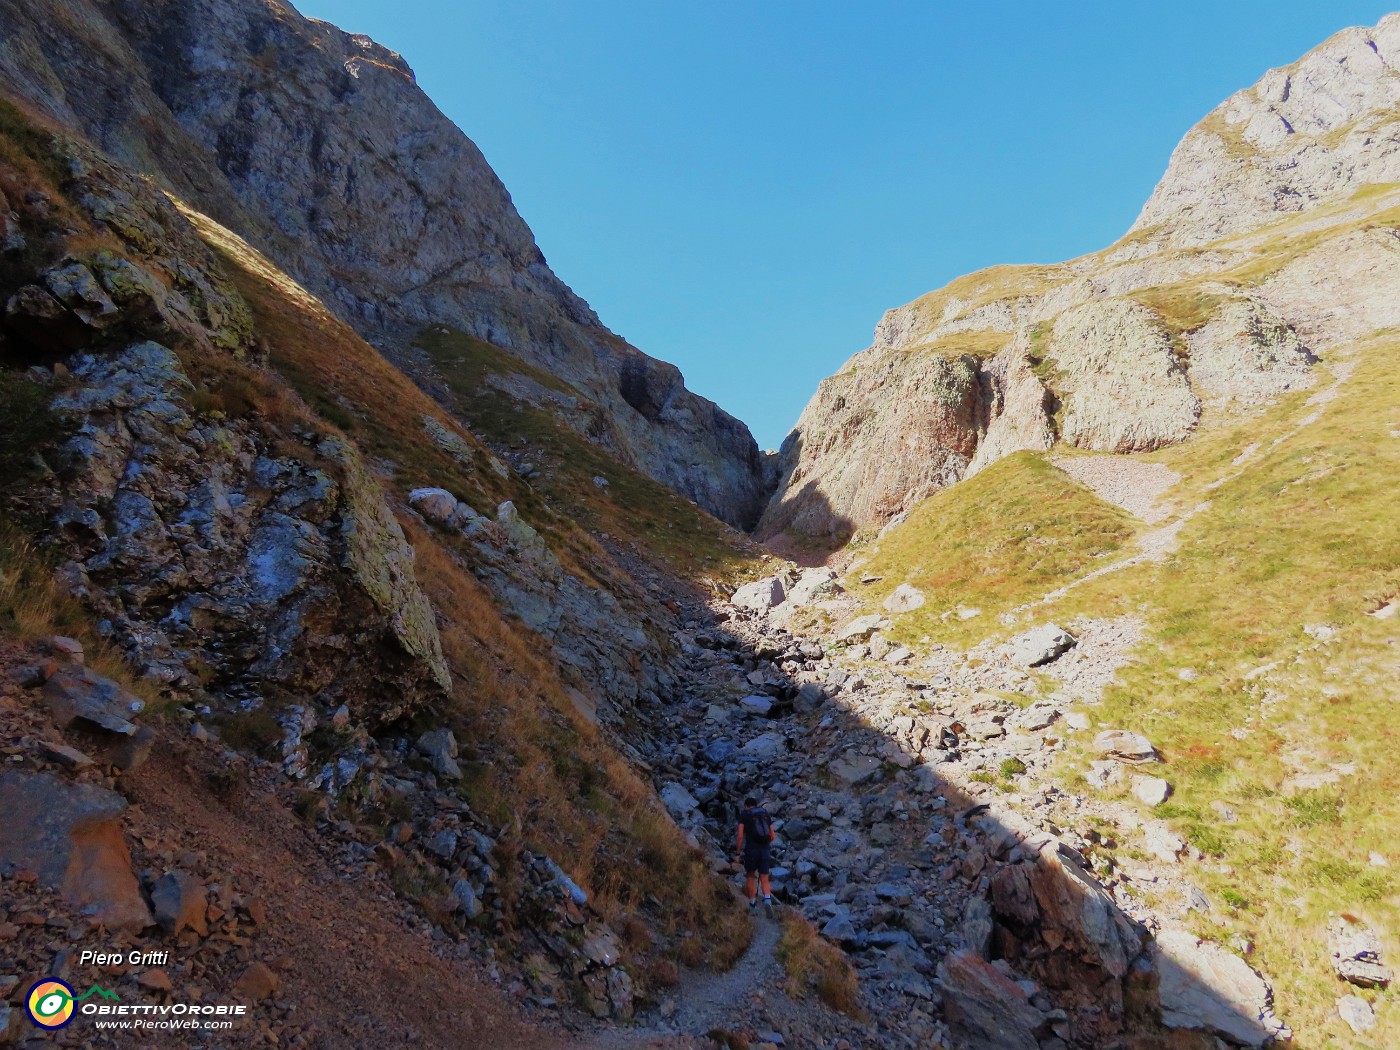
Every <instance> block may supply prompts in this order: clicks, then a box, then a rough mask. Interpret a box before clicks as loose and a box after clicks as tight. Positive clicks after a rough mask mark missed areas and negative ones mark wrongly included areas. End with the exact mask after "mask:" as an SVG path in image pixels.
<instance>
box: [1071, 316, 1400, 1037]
mask: <svg viewBox="0 0 1400 1050" xmlns="http://www.w3.org/2000/svg"><path fill="white" fill-rule="evenodd" d="M1397 355H1400V339H1396V338H1395V337H1393V336H1391V337H1383V338H1380V339H1378V340H1376V341H1374V342H1372V343H1371V344H1370V345H1368V346H1367V347H1365V350H1364V354H1363V356H1362V359H1361V364H1360V367H1359V368H1358V369H1357V371H1356V373H1355V374H1354V375H1353V376H1352V377H1351V379H1349V380H1348V381H1347V382H1346V384H1345V385H1344V386H1343V387H1342V395H1341V397H1340V398H1339V399H1338V400H1337V401H1335V402H1333V403H1332V404H1331V405H1330V406H1328V408H1327V409H1326V410H1324V412H1323V414H1322V416H1321V418H1320V419H1319V420H1318V421H1317V422H1315V423H1313V424H1312V425H1310V426H1305V427H1303V428H1302V429H1301V430H1300V431H1298V432H1297V433H1296V434H1295V435H1293V436H1292V437H1289V438H1287V439H1285V440H1284V441H1283V442H1282V443H1281V444H1279V445H1278V446H1277V447H1275V448H1273V449H1271V450H1269V451H1268V452H1266V453H1264V454H1262V456H1261V458H1260V460H1259V461H1257V462H1256V463H1254V464H1252V465H1251V466H1250V469H1249V470H1247V471H1245V472H1243V473H1241V474H1240V475H1239V476H1238V477H1236V478H1234V480H1230V481H1226V482H1225V483H1224V484H1222V485H1220V486H1219V487H1217V488H1213V489H1209V490H1207V488H1206V486H1207V485H1209V484H1211V483H1212V482H1213V481H1215V480H1216V479H1218V478H1220V477H1227V476H1228V475H1229V474H1231V473H1233V472H1234V471H1233V469H1232V468H1230V466H1229V464H1230V462H1231V460H1233V459H1234V457H1235V456H1237V455H1239V454H1240V452H1241V451H1243V450H1244V449H1245V448H1246V447H1247V446H1248V445H1249V444H1251V443H1253V442H1254V441H1256V440H1258V438H1259V437H1260V436H1261V432H1262V434H1265V435H1267V434H1268V433H1271V432H1273V433H1276V432H1277V429H1276V428H1277V424H1278V423H1280V422H1283V421H1284V420H1285V419H1288V418H1290V417H1292V418H1293V419H1296V418H1298V417H1302V416H1304V415H1305V414H1306V413H1307V412H1308V411H1309V409H1308V408H1307V406H1306V405H1305V404H1304V403H1303V402H1304V401H1305V399H1304V398H1302V397H1297V398H1292V399H1290V402H1291V403H1290V404H1289V405H1287V406H1285V407H1283V408H1281V409H1279V410H1275V411H1274V412H1273V413H1271V416H1272V417H1273V421H1274V422H1275V426H1274V427H1270V428H1268V429H1264V428H1263V427H1261V426H1260V425H1259V421H1257V420H1256V421H1250V422H1242V423H1239V424H1237V425H1235V426H1232V427H1229V428H1227V429H1225V430H1223V431H1220V432H1217V433H1215V434H1211V435H1207V436H1205V437H1204V438H1203V439H1200V440H1199V443H1197V442H1192V443H1188V444H1187V445H1185V446H1182V447H1180V448H1177V449H1172V450H1168V451H1167V452H1165V453H1159V454H1157V455H1156V456H1155V457H1154V458H1157V459H1160V460H1161V461H1163V462H1166V463H1167V464H1168V465H1170V466H1172V467H1173V468H1174V469H1177V470H1180V471H1182V472H1183V474H1184V475H1185V480H1184V481H1183V484H1182V488H1183V489H1184V491H1183V493H1182V497H1183V498H1182V502H1184V503H1190V502H1191V501H1192V499H1193V497H1194V496H1195V495H1196V494H1199V495H1201V496H1202V497H1205V498H1208V499H1209V500H1210V507H1209V509H1208V510H1206V511H1205V512H1203V513H1201V514H1200V515H1198V516H1197V517H1196V518H1195V519H1193V520H1192V521H1191V522H1189V523H1188V524H1187V525H1186V527H1185V529H1184V530H1183V532H1182V534H1181V546H1180V549H1179V551H1178V552H1177V554H1176V555H1175V556H1174V557H1172V558H1171V559H1170V560H1169V561H1168V562H1167V563H1165V564H1164V565H1160V566H1156V565H1147V566H1142V567H1139V568H1136V569H1132V570H1128V571H1127V572H1125V573H1122V574H1118V575H1116V576H1110V577H1104V578H1102V579H1101V580H1098V581H1094V582H1091V583H1090V584H1088V585H1086V586H1085V587H1084V588H1082V589H1080V590H1079V591H1077V592H1075V593H1073V594H1072V595H1071V596H1070V597H1069V598H1067V599H1066V602H1065V603H1064V613H1070V612H1078V613H1094V614H1103V613H1105V612H1109V611H1114V610H1128V609H1136V610H1139V611H1140V612H1142V613H1145V614H1146V617H1147V619H1148V622H1149V625H1150V627H1151V644H1150V645H1148V646H1144V647H1143V649H1142V651H1141V652H1140V653H1139V654H1138V658H1137V659H1136V660H1135V662H1134V663H1133V664H1132V665H1130V666H1129V667H1128V668H1127V669H1125V671H1124V672H1122V673H1121V675H1120V679H1121V685H1119V686H1118V687H1116V688H1114V689H1112V690H1110V692H1109V693H1108V695H1107V696H1106V698H1105V701H1104V705H1103V706H1102V707H1101V708H1099V709H1098V710H1096V711H1095V712H1094V717H1095V718H1096V720H1098V721H1101V722H1105V723H1112V724H1113V725H1116V726H1124V727H1127V728H1131V729H1135V730H1138V731H1141V732H1143V733H1145V734H1146V735H1148V736H1149V737H1150V738H1151V739H1152V740H1153V741H1154V742H1155V743H1156V744H1157V745H1158V746H1159V747H1160V748H1161V749H1162V751H1163V753H1164V755H1165V756H1166V759H1167V766H1166V775H1167V777H1168V778H1169V779H1170V780H1171V782H1172V783H1173V786H1174V795H1173V798H1172V799H1171V801H1170V802H1169V804H1168V805H1167V806H1165V807H1163V808H1162V811H1159V812H1163V811H1164V812H1165V814H1166V815H1167V816H1168V817H1169V818H1170V819H1171V821H1172V822H1173V823H1174V824H1175V825H1176V826H1177V827H1178V829H1179V830H1181V831H1182V832H1184V833H1185V835H1186V836H1187V838H1188V839H1189V840H1190V841H1192V842H1193V843H1194V844H1195V845H1196V846H1197V847H1199V848H1200V849H1202V850H1203V851H1204V852H1205V853H1207V854H1208V855H1209V857H1210V858H1211V859H1210V860H1209V862H1208V863H1206V864H1204V865H1201V866H1200V868H1199V870H1197V871H1193V872H1192V877H1193V878H1198V879H1199V880H1200V882H1201V885H1202V888H1204V889H1206V890H1207V892H1210V893H1211V894H1212V896H1213V897H1214V899H1216V900H1217V901H1221V902H1224V909H1225V914H1224V916H1223V918H1224V921H1225V925H1224V926H1223V927H1214V926H1211V925H1205V926H1204V927H1203V928H1202V929H1201V930H1200V932H1202V933H1203V934H1205V933H1209V934H1211V935H1212V936H1215V937H1222V934H1224V933H1228V932H1230V931H1234V930H1238V931H1240V932H1243V933H1245V934H1246V935H1248V936H1250V937H1252V938H1254V939H1255V940H1256V941H1257V943H1258V955H1257V959H1256V962H1257V964H1258V965H1259V966H1260V967H1261V968H1262V969H1264V970H1265V971H1266V972H1268V973H1269V974H1270V975H1271V977H1272V978H1273V980H1274V983H1275V987H1276V990H1277V992H1278V994H1279V999H1280V1004H1281V1008H1282V1011H1283V1013H1284V1015H1285V1016H1286V1017H1287V1018H1288V1019H1289V1020H1290V1021H1291V1023H1292V1024H1293V1025H1294V1026H1295V1027H1298V1028H1301V1029H1304V1030H1308V1031H1310V1032H1313V1033H1317V1032H1319V1031H1322V1032H1326V1033H1327V1035H1326V1037H1325V1038H1328V1039H1330V1040H1332V1041H1331V1042H1318V1043H1316V1044H1311V1043H1310V1044H1309V1045H1326V1046H1337V1047H1341V1046H1350V1045H1356V1044H1353V1043H1351V1042H1350V1041H1349V1040H1351V1039H1352V1038H1353V1037H1352V1036H1351V1034H1350V1032H1349V1031H1348V1030H1346V1029H1345V1028H1343V1027H1341V1025H1340V1022H1338V1021H1337V1020H1336V1018H1335V1016H1334V1015H1332V1013H1331V1007H1332V1002H1333V999H1334V998H1335V997H1336V996H1337V995H1340V994H1343V991H1344V989H1343V988H1342V986H1341V985H1340V984H1339V983H1338V982H1336V981H1335V979H1334V978H1332V977H1331V974H1330V970H1329V967H1328V965H1327V957H1326V950H1325V937H1326V922H1327V916H1328V914H1329V913H1333V912H1348V913H1355V914H1361V915H1365V916H1367V917H1369V918H1370V919H1371V920H1372V922H1373V923H1374V924H1375V925H1376V926H1377V927H1378V928H1379V929H1382V930H1395V929H1400V898H1397V891H1400V880H1397V878H1396V877H1395V875H1394V874H1393V871H1394V869H1393V867H1376V866H1373V865H1371V864H1370V863H1369V855H1370V854H1371V853H1373V852H1374V853H1377V854H1379V855H1380V856H1381V857H1383V858H1386V859H1387V860H1388V862H1389V864H1390V865H1396V864H1400V843H1397V840H1396V833H1395V829H1396V828H1400V773H1397V769H1396V766H1395V763H1394V752H1395V747H1396V743H1397V740H1400V710H1397V708H1396V705H1395V700H1394V698H1395V695H1396V687H1395V682H1396V680H1397V676H1400V637H1398V636H1400V630H1398V629H1397V628H1400V621H1397V620H1395V619H1392V620H1388V621H1385V620H1377V619H1375V618H1374V617H1371V616H1369V615H1367V613H1368V612H1370V611H1371V610H1374V609H1375V608H1376V607H1377V606H1379V605H1380V604H1381V603H1382V601H1383V600H1385V599H1388V598H1392V597H1394V596H1396V595H1397V594H1400V514H1397V513H1395V507H1396V501H1395V478H1396V477H1400V439H1397V438H1396V437H1394V436H1392V434H1393V433H1394V432H1396V431H1397V430H1400V379H1397V377H1396V375H1395V373H1394V367H1393V363H1394V361H1395V360H1396V357H1397ZM1056 614H1057V610H1056V607H1054V606H1051V607H1050V608H1049V609H1047V610H1046V615H1056ZM1318 624H1325V625H1328V626H1330V627H1333V628H1335V629H1337V630H1338V635H1337V637H1336V638H1335V640H1333V641H1331V642H1329V643H1327V644H1321V643H1319V642H1318V641H1316V640H1314V639H1313V638H1312V637H1310V636H1309V635H1307V634H1306V633H1304V631H1303V628H1304V627H1306V626H1311V625H1318ZM1270 665H1272V666H1270ZM1259 668H1269V669H1268V670H1265V671H1263V672H1262V673H1258V674H1254V673H1253V672H1257V671H1258V669H1259ZM1186 669H1189V670H1190V671H1191V672H1194V673H1195V674H1196V676H1197V677H1196V678H1195V679H1194V680H1192V681H1183V680H1182V678H1181V677H1180V672H1181V671H1183V670H1186ZM1083 757H1087V756H1075V763H1076V768H1077V767H1078V765H1079V764H1080V762H1079V759H1080V758H1083ZM1345 763H1354V764H1355V773H1354V775H1350V776H1342V777H1339V778H1337V780H1336V782H1335V783H1332V784H1325V785H1320V786H1318V787H1316V788H1312V789H1308V788H1299V787H1297V786H1296V785H1294V784H1293V783H1290V777H1293V776H1295V775H1296V774H1298V773H1300V772H1303V773H1315V772H1326V771H1327V770H1328V769H1329V767H1330V766H1332V765H1334V764H1345ZM1211 803H1223V804H1225V805H1228V806H1229V807H1230V808H1231V809H1233V810H1234V811H1235V813H1236V814H1238V822H1237V823H1235V824H1233V825H1231V824H1226V823H1223V822H1222V821H1221V820H1220V819H1219V817H1218V815H1217V814H1216V812H1215V811H1214V810H1213V809H1212V807H1211ZM1389 948H1390V956H1391V958H1392V959H1394V958H1395V957H1396V955H1397V952H1400V944H1397V943H1396V942H1394V941H1392V942H1391V943H1390V945H1389ZM1380 1016H1381V1025H1380V1027H1379V1028H1378V1029H1377V1038H1376V1039H1375V1041H1374V1043H1373V1045H1375V1046H1377V1047H1380V1046H1393V1045H1400V1018H1396V1017H1395V1015H1394V1011H1393V1010H1392V1011H1382V1013H1381V1015H1380Z"/></svg>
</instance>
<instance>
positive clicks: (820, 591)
mask: <svg viewBox="0 0 1400 1050" xmlns="http://www.w3.org/2000/svg"><path fill="white" fill-rule="evenodd" d="M839 589H840V588H839V587H838V586H837V583H836V573H835V572H834V571H833V570H831V569H821V568H818V569H804V570H803V571H802V575H800V576H799V577H798V578H797V582H796V583H794V584H793V585H792V587H791V588H790V589H789V590H788V592H787V601H788V604H789V605H792V606H794V607H795V608H798V609H802V608H805V607H807V606H809V605H812V604H813V603H815V602H818V601H820V600H821V599H823V598H826V597H829V596H830V595H833V594H835V593H836V592H837V591H838V590H839Z"/></svg>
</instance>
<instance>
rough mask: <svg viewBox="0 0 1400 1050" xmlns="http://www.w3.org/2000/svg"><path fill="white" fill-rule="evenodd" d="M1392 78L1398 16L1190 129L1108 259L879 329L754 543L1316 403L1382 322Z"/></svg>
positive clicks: (1397, 63) (812, 426) (1043, 272)
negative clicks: (1049, 463) (1031, 458)
mask: <svg viewBox="0 0 1400 1050" xmlns="http://www.w3.org/2000/svg"><path fill="white" fill-rule="evenodd" d="M1398 71H1400V16H1397V15H1391V16H1388V17H1387V18H1385V19H1384V20H1382V21H1381V23H1380V24H1379V25H1378V26H1376V27H1375V28H1374V29H1369V30H1367V29H1349V30H1346V31H1344V32H1342V33H1339V34H1337V35H1336V36H1335V37H1333V38H1332V39H1331V40H1329V41H1327V42H1326V43H1324V44H1323V45H1322V46H1320V47H1318V48H1317V49H1316V50H1314V51H1312V52H1310V53H1309V54H1308V55H1307V56H1305V57H1304V58H1302V59H1301V60H1300V61H1298V62H1297V63H1295V64H1294V65H1292V66H1289V67H1286V68H1284V69H1278V70H1273V71H1271V72H1269V73H1268V74H1266V75H1265V76H1264V77H1263V78H1262V79H1261V80H1260V81H1259V83H1258V84H1257V85H1255V86H1254V87H1253V88H1250V89H1249V90H1247V91H1242V92H1240V93H1238V94H1237V95H1235V96H1233V97H1232V98H1231V99H1230V100H1228V101H1227V102H1226V103H1224V104H1223V105H1222V106H1220V107H1219V108H1218V109H1216V110H1215V111H1214V112H1212V113H1211V114H1210V115H1209V116H1208V117H1207V118H1206V119H1205V120H1203V121H1202V122H1201V123H1200V124H1199V125H1198V126H1197V127H1195V128H1194V129H1192V130H1191V131H1190V132H1189V133H1188V134H1187V136H1186V138H1185V139H1184V140H1183V141H1182V143H1181V145H1180V146H1179V147H1178V148H1177V150H1176V152H1175V153H1174V154H1173V156H1172V161H1171V165H1170V168H1169V169H1168V171H1167V173H1166V175H1165V177H1164V178H1163V179H1162V182H1161V184H1160V185H1159V186H1158V187H1157V190H1156V192H1155V193H1154V194H1153V196H1152V198H1151V200H1149V201H1148V203H1147V205H1146V207H1145V208H1144V209H1143V212H1142V215H1141V217H1140V218H1139V219H1138V221H1137V223H1136V224H1135V225H1134V227H1133V229H1132V230H1131V231H1130V232H1129V233H1128V235H1127V236H1126V237H1125V238H1124V239H1123V240H1121V241H1120V242H1119V243H1118V244H1116V245H1114V246H1113V247H1111V248H1109V249H1107V250H1105V251H1103V252H1099V253H1097V254H1094V255H1089V256H1085V257H1084V258H1081V259H1076V260H1073V261H1071V262H1068V263H1064V264H1062V265H1059V266H1049V267H998V268H994V269H991V270H986V271H983V272H981V273H976V274H972V275H970V276H968V277H964V278H960V279H959V280H957V281H954V282H953V283H952V284H950V285H948V286H947V287H946V288H943V289H941V290H939V291H937V292H933V293H930V294H929V295H926V296H924V297H923V298H921V299H918V300H915V301H914V302H912V303H910V304H908V305H906V306H903V307H900V308H899V309H896V310H892V311H890V312H889V313H888V314H886V315H885V317H884V318H883V319H882V320H881V322H880V324H879V326H878V327H877V328H876V331H875V339H874V342H873V343H872V345H871V346H870V347H869V348H868V349H866V350H864V351H862V352H861V353H859V354H857V355H856V356H855V357H853V358H852V359H851V360H850V361H849V362H847V364H846V365H845V366H844V367H843V368H842V369H841V371H840V372H838V373H837V374H836V375H835V376H833V377H831V378H830V379H828V380H826V381H825V382H824V383H823V384H822V386H821V388H820V390H819V391H818V393H817V395H816V396H815V397H814V398H813V400H812V401H811V403H810V404H809V405H808V406H807V408H806V410H805V411H804V413H803V415H802V417H801V419H800V420H799V421H798V424H797V427H796V429H795V430H794V431H793V433H792V434H791V435H790V436H789V438H788V440H787V441H786V442H785V443H784V446H783V449H782V453H781V469H782V471H783V476H782V482H781V484H780V486H779V489H778V492H777V493H776V494H775V495H774V497H773V499H772V501H771V503H770V505H769V507H768V509H767V510H766V511H765V513H764V517H763V520H762V522H761V524H760V526H759V530H758V531H759V535H760V536H761V537H763V538H770V537H773V536H775V535H778V534H780V533H783V532H792V533H798V534H802V535H806V536H809V537H820V538H822V539H823V540H825V541H826V542H828V543H838V542H841V541H843V540H844V539H845V538H846V537H847V536H849V535H850V534H851V532H853V531H854V530H857V529H861V528H868V527H879V526H882V525H884V524H886V523H887V522H889V521H891V520H892V519H894V518H896V517H898V516H899V515H901V514H902V513H904V512H906V511H907V510H908V509H909V508H911V507H912V506H914V504H916V503H917V502H919V501H920V500H921V499H923V498H924V497H925V496H927V495H928V494H929V493H930V492H931V491H932V490H934V489H937V488H940V487H943V486H945V485H947V484H950V483H951V482H954V481H957V480H960V479H961V478H964V477H967V476H969V475H971V474H973V473H976V472H977V471H978V470H981V469H982V468H984V467H986V466H987V465H989V464H990V463H992V462H995V461H996V460H998V459H1000V458H1002V457H1004V456H1006V455H1008V454H1010V453H1012V452H1016V451H1021V450H1028V449H1029V450H1044V449H1047V448H1050V447H1051V446H1053V445H1054V444H1055V443H1056V442H1057V441H1058V442H1063V443H1065V444H1067V445H1072V446H1076V447H1078V448H1083V449H1092V450H1097V451H1104V452H1118V453H1126V452H1139V451H1148V450H1151V449H1155V448H1159V447H1162V446H1164V445H1169V444H1173V443H1176V442H1180V441H1182V440H1184V439H1186V438H1187V437H1189V436H1190V435H1191V434H1193V433H1194V432H1196V430H1197V429H1198V428H1199V427H1200V426H1202V425H1206V424H1209V423H1210V422H1211V421H1212V420H1213V419H1219V418H1222V416H1223V414H1224V413H1225V412H1227V411H1234V410H1238V409H1240V408H1241V407H1248V406H1250V405H1255V404H1259V403H1261V402H1264V401H1267V400H1268V399H1270V398H1273V397H1276V396H1277V395H1279V394H1281V393H1284V392H1286V391H1288V390H1296V389H1303V388H1306V387H1307V386H1309V385H1310V384H1311V383H1312V379H1311V372H1310V368H1311V366H1312V365H1313V364H1315V363H1316V361H1317V355H1318V354H1320V353H1323V352H1324V351H1325V350H1326V349H1327V348H1328V347H1331V346H1336V345H1338V344H1339V343H1341V342H1342V341H1344V340H1345V339H1348V338H1356V337H1357V336H1359V335H1363V334H1366V333H1369V332H1371V331H1374V330H1376V329H1377V328H1379V327H1384V326H1385V325H1386V324H1390V323H1393V320H1392V319H1391V317H1392V314H1393V313H1394V311H1393V308H1392V307H1391V306H1390V305H1389V304H1391V303H1393V301H1394V294H1393V290H1394V288H1395V282H1396V280H1397V279H1400V255H1397V251H1396V248H1397V240H1396V231H1395V225H1394V223H1393V222H1391V221H1389V219H1388V218H1387V215H1388V209H1390V208H1392V207H1393V206H1394V204H1395V203H1396V201H1395V194H1394V192H1393V187H1392V186H1391V184H1393V183H1395V182H1396V181H1400V147H1397V145H1396V142H1397V130H1400V109H1397V107H1400V72H1398ZM1300 213H1308V216H1309V218H1308V221H1307V223H1306V224H1305V225H1304V224H1299V225H1289V226H1288V227H1287V228H1275V227H1273V226H1270V225H1269V224H1270V223H1273V222H1275V221H1276V220H1279V219H1294V221H1295V222H1297V223H1301V220H1300V219H1298V218H1296V217H1297V216H1298V215H1299V214H1300ZM1343 275H1346V276H1345V277H1344V276H1343Z"/></svg>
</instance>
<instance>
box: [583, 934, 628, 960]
mask: <svg viewBox="0 0 1400 1050" xmlns="http://www.w3.org/2000/svg"><path fill="white" fill-rule="evenodd" d="M581 950H582V952H583V955H584V958H586V959H588V960H589V961H590V962H595V963H597V964H598V965H599V966H612V965H614V964H616V963H617V961H618V960H619V959H621V958H622V948H621V947H620V946H619V945H618V943H617V938H616V937H614V936H613V935H612V933H610V932H609V931H607V930H600V931H598V932H597V933H594V934H593V935H592V936H590V937H588V938H587V939H586V940H585V941H584V942H583V948H582V949H581Z"/></svg>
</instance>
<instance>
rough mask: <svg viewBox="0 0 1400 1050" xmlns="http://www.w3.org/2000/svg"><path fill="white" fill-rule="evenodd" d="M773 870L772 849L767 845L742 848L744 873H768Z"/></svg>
mask: <svg viewBox="0 0 1400 1050" xmlns="http://www.w3.org/2000/svg"><path fill="white" fill-rule="evenodd" d="M772 871H773V851H772V850H771V849H769V848H768V847H767V846H762V847H760V848H758V849H745V850H744V874H745V875H752V874H753V873H754V872H758V874H760V875H769V874H772Z"/></svg>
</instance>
